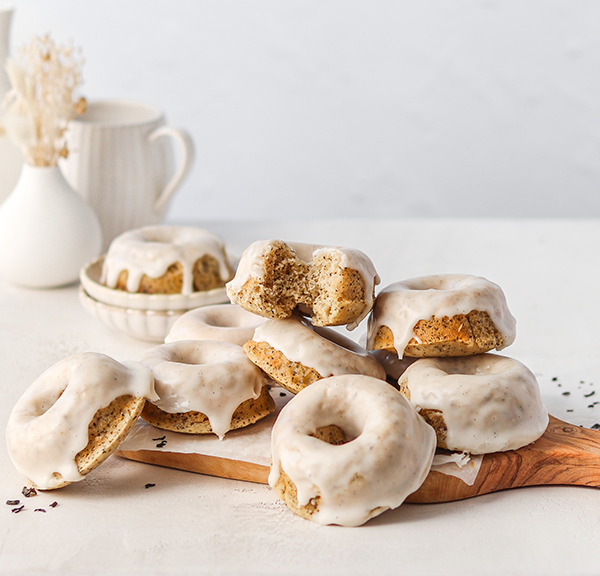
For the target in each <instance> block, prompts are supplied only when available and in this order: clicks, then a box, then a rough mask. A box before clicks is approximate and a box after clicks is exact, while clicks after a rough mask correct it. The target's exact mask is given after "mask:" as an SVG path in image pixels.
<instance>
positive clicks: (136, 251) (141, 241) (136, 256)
mask: <svg viewBox="0 0 600 576" xmlns="http://www.w3.org/2000/svg"><path fill="white" fill-rule="evenodd" d="M205 255H209V256H212V257H213V258H214V259H215V260H216V261H217V262H218V263H219V273H220V275H221V278H222V279H223V280H227V279H228V278H229V277H230V274H231V273H230V271H229V268H228V267H227V263H226V261H225V252H224V248H223V243H222V242H221V240H220V239H219V238H218V237H217V236H215V235H214V234H212V233H211V232H208V231H206V230H200V229H198V228H191V227H180V226H145V227H143V228H138V229H136V230H130V231H128V232H125V233H123V234H121V235H120V236H118V237H117V238H115V239H114V240H113V241H112V243H111V245H110V247H109V250H108V253H107V255H106V257H105V259H104V265H103V267H102V276H101V278H100V281H101V282H102V283H103V284H105V285H106V286H108V287H109V288H114V287H115V286H116V285H117V279H118V278H119V274H120V273H121V272H122V271H123V270H127V271H128V277H127V291H128V292H137V290H138V288H139V285H140V281H141V279H142V277H143V276H148V277H149V278H160V277H161V276H163V275H164V274H165V273H166V271H167V270H168V268H169V266H171V264H173V263H175V262H180V263H181V264H182V266H183V287H182V290H181V293H182V294H191V293H192V292H193V270H194V264H195V263H196V261H197V260H199V259H200V258H202V257H203V256H205Z"/></svg>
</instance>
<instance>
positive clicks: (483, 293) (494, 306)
mask: <svg viewBox="0 0 600 576" xmlns="http://www.w3.org/2000/svg"><path fill="white" fill-rule="evenodd" d="M473 310H478V311H480V312H487V313H488V315H489V317H490V318H491V320H492V322H493V323H494V325H495V326H496V329H497V330H498V332H500V334H501V335H502V338H503V340H504V342H503V345H502V347H501V348H498V350H501V349H503V348H506V347H507V346H509V345H510V344H512V343H513V342H514V340H515V335H516V322H515V319H514V317H513V315H512V314H511V313H510V311H509V309H508V305H507V303H506V298H505V296H504V292H502V289H501V288H500V286H498V285H497V284H494V283H493V282H490V281H489V280H486V279H485V278H481V277H479V276H469V275H464V274H440V275H434V276H422V277H420V278H412V279H410V280H404V281H402V282H396V283H394V284H391V285H389V286H387V287H386V288H384V289H383V290H382V291H381V292H380V293H379V295H378V296H377V300H376V302H375V307H374V308H373V313H372V314H371V316H370V317H369V328H368V339H367V348H368V349H369V350H372V349H373V343H374V341H375V336H376V335H377V331H378V330H379V328H380V327H381V326H387V327H388V328H389V329H390V330H391V331H392V334H393V335H394V347H395V348H396V350H397V352H398V356H399V357H400V358H402V356H403V355H404V349H405V348H406V346H407V344H408V343H409V342H410V340H411V339H412V338H413V337H415V334H414V331H413V329H414V327H415V325H416V324H417V322H418V321H419V320H430V319H431V318H433V317H434V316H435V317H436V318H443V317H449V318H451V317H452V316H456V315H457V314H468V313H469V312H472V311H473Z"/></svg>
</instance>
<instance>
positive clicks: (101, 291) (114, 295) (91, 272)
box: [79, 254, 229, 312]
mask: <svg viewBox="0 0 600 576" xmlns="http://www.w3.org/2000/svg"><path fill="white" fill-rule="evenodd" d="M104 256H105V254H103V255H102V256H100V257H99V258H96V259H95V260H92V261H91V262H88V263H87V264H85V265H84V266H83V267H82V268H81V271H80V272H79V281H80V282H81V285H82V286H83V288H84V290H85V291H86V293H87V295H88V296H90V297H92V298H93V299H94V300H96V301H97V302H101V303H103V304H108V305H110V306H117V307H119V308H128V309H131V310H154V311H163V312H164V311H168V310H191V309H193V308H199V307H200V306H209V305H211V304H227V303H229V298H228V297H227V292H226V290H225V288H215V289H213V290H207V291H205V292H193V293H192V294H133V293H131V292H125V291H124V290H115V289H113V288H109V287H108V286H104V285H103V284H100V274H101V272H102V263H103V262H104Z"/></svg>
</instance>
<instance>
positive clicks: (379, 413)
mask: <svg viewBox="0 0 600 576" xmlns="http://www.w3.org/2000/svg"><path fill="white" fill-rule="evenodd" d="M271 439H272V466H271V472H270V474H269V484H270V486H271V487H273V488H274V489H275V492H276V493H277V495H278V496H279V498H280V499H281V500H283V501H284V502H285V503H286V504H287V506H288V507H289V508H290V509H291V510H292V511H293V512H295V513H296V514H298V515H299V516H302V517H304V518H307V519H310V520H313V521H314V522H317V523H319V524H340V525H343V526H359V525H360V524H363V523H365V522H366V521H367V520H369V519H370V518H373V517H374V516H377V515H378V514H381V513H382V512H384V511H385V510H388V509H390V508H397V507H398V506H400V504H402V502H404V500H405V499H406V497H407V496H408V495H409V494H411V493H412V492H414V491H415V490H417V489H418V488H419V487H420V486H421V484H422V483H423V481H424V480H425V477H426V476H427V474H428V473H429V469H430V467H431V463H432V460H433V456H434V453H435V432H434V431H433V429H432V428H431V426H429V425H428V424H426V423H425V421H424V420H423V419H422V418H420V417H419V416H418V414H417V413H416V411H415V410H414V408H412V406H411V405H410V403H409V402H408V401H407V400H406V398H405V397H404V396H403V395H402V394H400V393H399V392H398V391H397V390H395V389H394V388H392V387H391V386H390V385H389V384H387V383H386V382H384V381H382V380H378V379H376V378H371V377H369V376H356V375H344V376H334V377H332V378H325V379H323V380H319V381H318V382H315V383H314V384H312V385H311V386H309V387H308V388H306V389H304V390H302V392H300V393H299V394H298V395H296V396H295V397H294V398H292V399H291V400H290V401H289V402H288V404H286V406H285V407H284V408H283V410H282V411H281V413H280V415H279V417H278V418H277V421H276V422H275V426H274V427H273V432H272V436H271Z"/></svg>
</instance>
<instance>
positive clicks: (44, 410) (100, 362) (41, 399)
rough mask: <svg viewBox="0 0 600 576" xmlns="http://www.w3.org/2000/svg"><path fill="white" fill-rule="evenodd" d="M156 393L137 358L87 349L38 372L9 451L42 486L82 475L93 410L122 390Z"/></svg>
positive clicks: (17, 411) (10, 432) (19, 410)
mask: <svg viewBox="0 0 600 576" xmlns="http://www.w3.org/2000/svg"><path fill="white" fill-rule="evenodd" d="M124 395H131V396H134V397H138V398H141V397H144V398H148V399H150V400H154V399H156V398H157V395H156V393H155V391H154V379H153V378H152V374H151V372H150V370H148V368H146V367H145V366H143V365H142V364H140V363H139V362H124V363H120V362H117V361H116V360H113V359H112V358H110V357H108V356H105V355H104V354H96V353H83V354H77V355H75V356H70V357H69V358H65V359H64V360H62V361H60V362H58V363H57V364H55V365H54V366H52V367H50V368H49V369H48V370H46V371H45V372H44V373H43V374H42V375H41V376H39V377H38V378H37V379H36V380H35V381H34V382H33V384H31V386H29V388H28V389H27V390H26V391H25V393H24V394H23V396H21V398H20V399H19V401H18V402H17V404H16V405H15V407H14V408H13V410H12V412H11V415H10V418H9V421H8V426H7V429H6V443H7V446H8V453H9V455H10V457H11V460H12V461H13V463H14V465H15V467H16V468H17V470H18V471H19V472H21V473H22V474H24V475H25V476H27V477H28V478H29V479H30V480H32V481H33V482H34V483H35V485H36V486H38V487H39V488H41V489H51V488H54V487H55V486H57V485H58V484H60V483H61V481H60V479H57V478H56V477H54V476H53V474H54V473H55V472H57V473H59V474H60V475H61V476H62V478H63V479H64V480H65V481H67V482H76V481H78V480H81V479H82V478H83V476H81V474H80V473H79V471H78V470H77V465H76V464H75V456H76V455H77V454H78V453H79V452H80V451H81V450H83V449H84V448H85V447H86V446H87V444H88V426H89V424H90V422H91V421H92V418H93V417H94V414H95V413H96V412H97V411H98V410H99V409H100V408H104V407H106V406H108V405H109V404H110V403H111V402H112V401H113V400H115V399H116V398H118V397H119V396H124Z"/></svg>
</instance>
